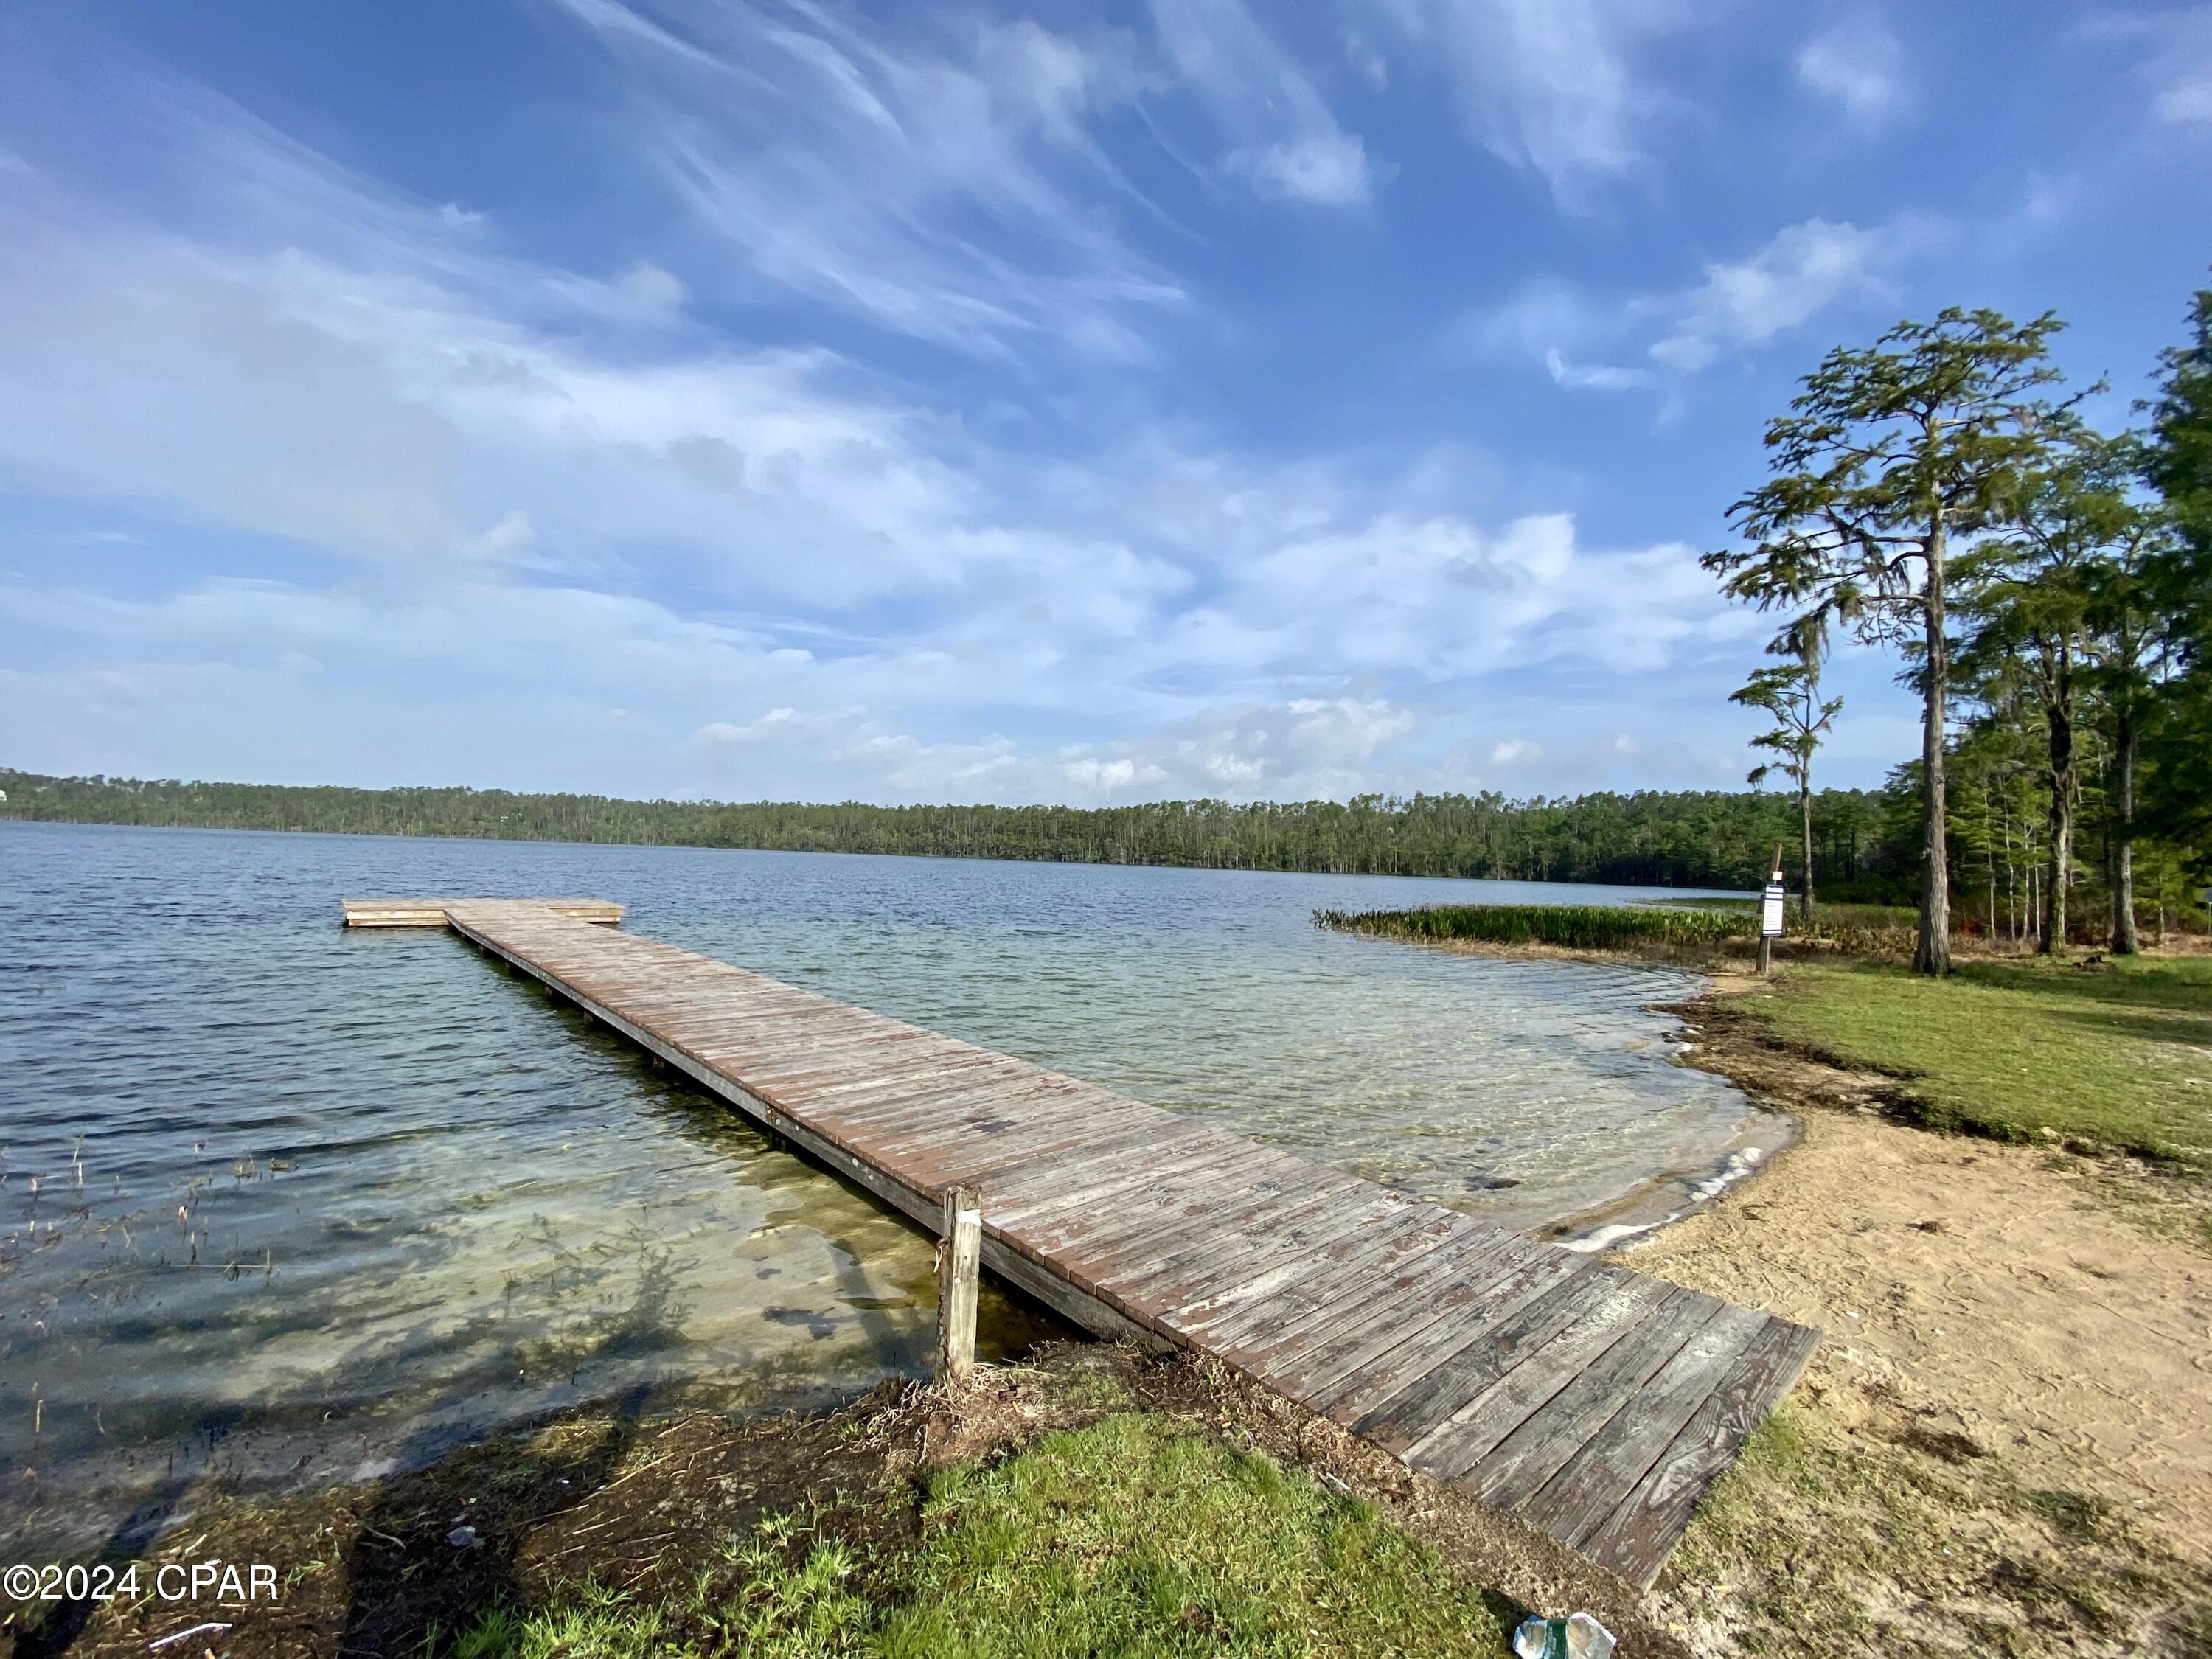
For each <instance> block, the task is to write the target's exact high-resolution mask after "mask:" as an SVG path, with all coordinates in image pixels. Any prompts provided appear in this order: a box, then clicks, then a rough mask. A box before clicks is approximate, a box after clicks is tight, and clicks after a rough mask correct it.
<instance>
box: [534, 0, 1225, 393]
mask: <svg viewBox="0 0 2212 1659" xmlns="http://www.w3.org/2000/svg"><path fill="white" fill-rule="evenodd" d="M559 3H560V4H561V5H562V7H563V8H564V9H566V11H567V13H568V15H569V16H570V17H572V18H573V19H574V21H575V22H577V23H578V24H580V25H581V26H582V27H583V28H584V29H585V30H586V31H587V33H589V34H590V36H591V37H592V38H593V39H595V40H598V41H599V43H600V45H602V46H604V47H605V49H606V50H607V52H609V53H610V54H611V56H612V57H613V58H614V60H615V61H616V62H617V64H619V65H620V66H621V67H622V70H623V74H624V76H625V77H626V83H627V88H628V95H629V104H630V106H631V114H632V117H633V118H634V120H635V133H636V142H637V143H638V145H639V147H640V149H641V152H642V155H643V158H644V160H645V161H646V162H647V165H648V166H649V167H651V168H652V169H653V171H654V172H655V173H657V174H658V175H659V177H660V178H661V179H662V180H663V181H664V182H665V184H666V185H668V186H669V187H670V188H671V189H672V190H673V191H675V192H676V193H677V194H678V197H680V198H681V199H682V200H683V201H684V202H685V203H687V204H689V205H690V209H691V210H692V211H693V212H694V213H695V214H696V216H697V218H698V220H699V222H701V223H702V224H703V225H704V226H706V227H707V228H708V229H709V230H711V231H712V232H713V233H714V234H716V235H717V236H719V237H720V238H721V239H723V240H726V242H727V243H728V244H729V245H730V246H732V247H733V248H734V249H736V250H737V251H738V252H739V253H740V254H741V255H742V257H743V258H744V259H745V260H746V261H747V262H748V263H749V264H750V267H751V268H752V270H754V271H756V272H757V273H758V275H759V276H762V277H764V278H766V279H767V280H768V281H769V282H771V283H776V284H779V285H781V287H783V288H786V289H790V290H791V291H793V292H794V293H797V294H799V295H805V297H807V298H809V299H811V300H814V301H820V302H822V303H823V304H827V305H829V306H833V307H838V308H841V309H843V310H848V311H851V312H854V313H859V314H860V315H861V316H864V317H866V318H867V319H870V320H872V321H873V322H875V323H877V324H879V325H882V326H884V327H885V328H888V329H891V330H894V331H897V332H899V333H902V334H909V335H913V336H915V337H920V338H922V339H927V340H930V341H932V342H934V343H938V344H940V345H945V346H949V347H951V348H953V349H957V350H961V351H966V352H974V353H979V354H985V355H1003V354H1005V353H1006V352H1008V351H1011V350H1014V349H1044V348H1052V349H1060V348H1063V347H1072V348H1073V349H1075V350H1077V351H1078V352H1080V353H1087V354H1090V355H1092V356H1102V357H1109V358H1112V357H1127V356H1137V355H1141V354H1142V352H1143V351H1144V350H1145V349H1146V347H1145V344H1144V342H1143V338H1142V334H1141V330H1140V328H1139V326H1138V325H1136V324H1134V323H1133V322H1132V320H1131V317H1132V313H1139V312H1143V311H1145V310H1146V309H1149V308H1152V307H1160V306H1164V305H1174V304H1176V303H1177V302H1179V301H1181V300H1182V298H1183V295H1182V290H1181V289H1180V288H1179V287H1178V285H1177V284H1176V283H1175V282H1174V280H1173V279H1172V278H1170V276H1167V275H1166V274H1165V273H1164V272H1163V271H1162V270H1159V269H1158V267H1157V266H1156V265H1154V264H1152V262H1150V261H1149V260H1147V259H1146V258H1144V257H1142V256H1141V255H1140V254H1139V253H1138V252H1135V251H1134V250H1133V247H1132V246H1131V245H1130V244H1129V242H1128V240H1127V239H1126V238H1125V237H1124V236H1123V235H1122V234H1121V233H1120V231H1119V229H1118V228H1117V227H1116V225H1115V214H1114V210H1113V208H1112V205H1111V204H1112V203H1113V201H1114V200H1115V199H1116V198H1117V197H1118V198H1119V199H1121V201H1122V202H1123V204H1125V206H1126V207H1127V208H1128V209H1129V210H1132V211H1137V212H1143V211H1146V204H1144V203H1143V202H1142V201H1141V199H1140V198H1139V197H1137V195H1136V193H1135V191H1133V187H1131V186H1130V185H1129V184H1128V182H1127V179H1124V178H1123V177H1122V176H1121V173H1120V172H1119V171H1118V169H1117V168H1116V167H1115V164H1114V163H1113V162H1112V161H1110V160H1109V158H1108V156H1107V155H1106V153H1105V152H1104V150H1103V149H1102V148H1101V147H1100V146H1099V145H1098V143H1097V142H1096V141H1095V139H1094V138H1093V137H1092V136H1091V131H1090V122H1091V119H1092V118H1093V117H1094V116H1096V115H1097V114H1098V113H1100V112H1103V111H1106V110H1110V109H1112V108H1114V107H1115V106H1121V105H1123V104H1125V103H1126V102H1127V100H1129V99H1130V98H1132V97H1133V95H1134V94H1135V92H1136V90H1137V86H1138V79H1137V71H1136V69H1135V66H1134V64H1133V61H1132V52H1133V46H1132V44H1131V43H1130V42H1129V41H1128V40H1127V39H1126V38H1124V37H1121V36H1119V35H1115V34H1112V33H1091V34H1089V35H1085V36H1083V37H1080V38H1079V37H1077V36H1074V35H1069V34H1062V33H1054V31H1052V30H1050V29H1048V28H1046V27H1043V26H1042V25H1040V24H1037V23H1036V22H1032V21H1015V22H998V21H983V20H971V21H969V22H968V23H967V24H966V25H965V26H962V25H960V24H958V23H957V22H955V21H953V20H951V19H950V18H943V19H941V20H939V27H931V23H932V15H931V14H927V13H912V14H902V19H903V20H904V21H905V27H896V28H889V29H886V28H874V29H867V30H864V29H863V28H862V27H860V25H859V24H858V23H857V22H856V21H853V20H850V19H848V18H847V17H845V16H844V15H842V14H841V13H840V12H839V11H838V10H836V9H835V8H834V7H832V6H829V5H816V4H811V3H805V0H792V3H788V4H771V5H768V6H763V7H759V8H756V7H751V6H710V5H705V4H695V3H682V0H666V3H663V4H659V5H648V4H647V3H645V0H641V3H640V4H639V5H637V6H630V5H626V4H623V3H621V0H559Z"/></svg>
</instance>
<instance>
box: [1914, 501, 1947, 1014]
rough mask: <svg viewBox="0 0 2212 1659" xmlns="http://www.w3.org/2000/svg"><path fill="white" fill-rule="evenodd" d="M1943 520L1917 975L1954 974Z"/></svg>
mask: <svg viewBox="0 0 2212 1659" xmlns="http://www.w3.org/2000/svg"><path fill="white" fill-rule="evenodd" d="M1943 538H1944V528H1943V515H1942V512H1941V511H1940V510H1939V511H1938V512H1937V513H1936V516H1935V520H1934V522H1933V523H1932V524H1931V525H1930V526H1929V532H1928V547H1927V553H1928V592H1927V596H1926V602H1925V605H1924V606H1923V614H1924V615H1925V617H1926V618H1927V627H1928V692H1927V696H1926V697H1925V699H1924V700H1923V701H1924V704H1925V706H1924V708H1923V711H1922V714H1923V720H1922V728H1921V734H1920V789H1921V794H1922V797H1923V808H1924V811H1925V813H1926V825H1925V843H1924V845H1923V848H1922V849H1921V858H1922V860H1923V862H1922V866H1921V872H1920V937H1919V939H1917V941H1915V943H1914V945H1913V947H1912V971H1913V972H1914V973H1916V974H1931V975H1941V974H1948V973H1949V972H1950V971H1951V864H1950V857H1951V855H1950V848H1948V846H1947V845H1946V844H1945V838H1944V822H1943V817H1944V786H1943V694H1944V690H1945V683H1946V681H1947V680H1948V678H1949V675H1950V663H1949V661H1948V656H1947V647H1946V644H1945V641H1944V638H1943V581H1944V571H1943V550H1944V548H1943Z"/></svg>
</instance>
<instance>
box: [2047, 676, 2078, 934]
mask: <svg viewBox="0 0 2212 1659" xmlns="http://www.w3.org/2000/svg"><path fill="white" fill-rule="evenodd" d="M2044 724H2045V726H2046V727H2048V729H2049V732H2050V738H2051V743H2050V761H2051V857H2050V863H2049V865H2048V866H2047V873H2046V874H2045V878H2044V883H2043V906H2044V908H2043V951H2044V954H2045V956H2051V955H2055V954H2057V952H2059V951H2063V950H2064V949H2065V948H2066V890H2067V889H2068V888H2069V887H2071V886H2072V885H2073V884H2074V793H2075V792H2074V662H2073V652H2072V648H2071V647H2070V646H2069V645H2066V644H2063V643H2062V644H2061V645H2060V646H2059V647H2058V664H2057V671H2056V672H2055V673H2054V674H2053V675H2052V677H2051V690H2050V694H2049V696H2047V697H2046V698H2045V706H2044Z"/></svg>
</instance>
